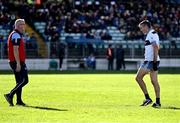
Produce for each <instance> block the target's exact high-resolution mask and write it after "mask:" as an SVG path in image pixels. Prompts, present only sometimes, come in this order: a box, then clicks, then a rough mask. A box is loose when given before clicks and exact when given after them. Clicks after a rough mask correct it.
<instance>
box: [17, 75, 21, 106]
mask: <svg viewBox="0 0 180 123" xmlns="http://www.w3.org/2000/svg"><path fill="white" fill-rule="evenodd" d="M20 77H21V76H20V75H17V74H15V79H16V85H17V84H18V83H20V82H21V81H22V79H21V78H20ZM21 93H22V88H19V89H18V90H17V92H16V96H17V103H18V102H22V99H21Z"/></svg>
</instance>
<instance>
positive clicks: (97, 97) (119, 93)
mask: <svg viewBox="0 0 180 123" xmlns="http://www.w3.org/2000/svg"><path fill="white" fill-rule="evenodd" d="M134 76H135V73H129V74H121V73H119V74H117V73H116V74H30V75H29V80H30V82H29V84H28V85H27V86H26V87H25V88H24V91H23V92H24V94H23V98H24V101H25V102H26V104H28V107H21V106H14V107H9V106H8V104H7V102H6V101H5V99H4V97H3V94H4V93H7V92H8V91H9V90H10V89H11V88H12V87H13V86H14V84H15V82H14V76H13V75H12V74H1V75H0V123H7V122H8V123H9V122H15V123H16V122H17V123H22V122H23V123H35V122H46V123H49V122H52V123H54V122H58V123H120V122H122V123H125V122H127V123H180V74H160V75H159V82H160V85H161V103H162V108H161V109H154V108H152V107H151V106H147V107H140V106H139V104H140V103H142V100H143V99H144V97H143V94H142V92H141V90H140V88H139V87H138V85H137V83H136V82H135V81H134ZM145 81H146V83H147V87H148V89H149V93H150V96H151V97H152V99H153V100H155V97H154V91H153V87H152V85H151V83H150V81H149V76H147V77H145ZM15 99H16V98H14V103H15V102H16V100H15Z"/></svg>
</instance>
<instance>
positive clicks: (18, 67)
mask: <svg viewBox="0 0 180 123" xmlns="http://www.w3.org/2000/svg"><path fill="white" fill-rule="evenodd" d="M20 70H21V65H20V63H17V65H16V72H20Z"/></svg>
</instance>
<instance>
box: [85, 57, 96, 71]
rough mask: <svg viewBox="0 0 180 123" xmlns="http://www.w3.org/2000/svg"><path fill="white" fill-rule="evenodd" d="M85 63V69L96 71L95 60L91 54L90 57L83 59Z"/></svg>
mask: <svg viewBox="0 0 180 123" xmlns="http://www.w3.org/2000/svg"><path fill="white" fill-rule="evenodd" d="M85 63H86V66H87V68H90V69H93V70H95V69H96V59H95V57H94V55H93V54H90V56H88V57H87V58H85Z"/></svg>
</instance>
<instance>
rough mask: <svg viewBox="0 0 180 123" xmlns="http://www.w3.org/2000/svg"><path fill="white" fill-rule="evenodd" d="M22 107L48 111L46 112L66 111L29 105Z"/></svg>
mask: <svg viewBox="0 0 180 123" xmlns="http://www.w3.org/2000/svg"><path fill="white" fill-rule="evenodd" d="M23 107H27V108H34V109H40V110H48V111H68V110H67V109H58V108H49V107H44V106H30V105H25V106H23Z"/></svg>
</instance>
